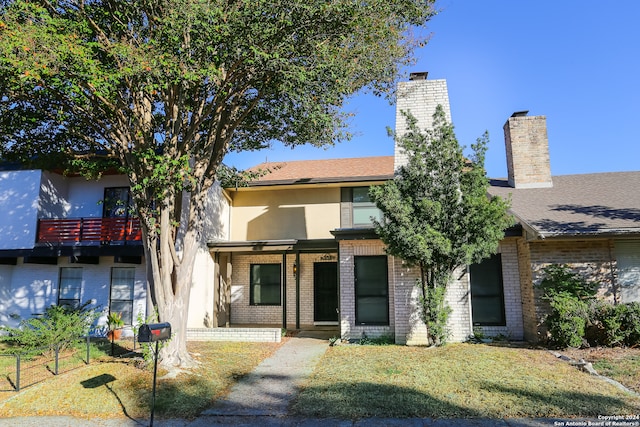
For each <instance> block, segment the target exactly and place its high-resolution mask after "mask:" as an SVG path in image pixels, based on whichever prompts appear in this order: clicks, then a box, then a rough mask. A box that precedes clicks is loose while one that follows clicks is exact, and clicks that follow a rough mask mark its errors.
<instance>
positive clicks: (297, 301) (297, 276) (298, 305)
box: [295, 251, 300, 329]
mask: <svg viewBox="0 0 640 427" xmlns="http://www.w3.org/2000/svg"><path fill="white" fill-rule="evenodd" d="M295 265H296V274H295V278H296V329H300V251H296V263H295Z"/></svg>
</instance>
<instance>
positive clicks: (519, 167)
mask: <svg viewBox="0 0 640 427" xmlns="http://www.w3.org/2000/svg"><path fill="white" fill-rule="evenodd" d="M527 113H528V111H518V112H515V113H513V114H512V115H511V117H509V119H508V120H507V122H506V123H505V124H504V142H505V146H506V151H507V173H508V174H509V185H510V186H511V187H514V188H546V187H552V186H553V182H552V180H551V165H550V163H549V141H548V139H547V118H546V117H545V116H531V117H529V116H527Z"/></svg>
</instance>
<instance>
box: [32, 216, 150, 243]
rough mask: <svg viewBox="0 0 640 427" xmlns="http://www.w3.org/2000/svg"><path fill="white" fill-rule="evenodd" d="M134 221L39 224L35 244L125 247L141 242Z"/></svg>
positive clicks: (77, 220) (73, 220)
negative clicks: (117, 245)
mask: <svg viewBox="0 0 640 427" xmlns="http://www.w3.org/2000/svg"><path fill="white" fill-rule="evenodd" d="M141 240H142V231H141V229H140V221H139V220H138V219H137V218H64V219H40V220H38V237H37V240H36V242H37V243H48V244H59V245H60V244H62V245H64V244H68V245H71V244H75V243H90V242H93V243H96V242H97V243H100V244H110V243H112V242H113V243H120V244H121V243H127V242H140V241H141Z"/></svg>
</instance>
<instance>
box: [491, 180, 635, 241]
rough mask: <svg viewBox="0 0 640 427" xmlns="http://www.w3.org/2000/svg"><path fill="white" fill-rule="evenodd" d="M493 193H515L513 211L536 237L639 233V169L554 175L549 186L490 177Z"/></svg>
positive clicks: (512, 196) (512, 194)
mask: <svg viewBox="0 0 640 427" xmlns="http://www.w3.org/2000/svg"><path fill="white" fill-rule="evenodd" d="M489 192H490V193H491V194H493V195H498V196H503V197H508V196H509V195H511V212H512V213H513V214H514V215H515V217H516V218H517V219H518V221H519V222H520V223H521V224H522V226H523V227H524V228H525V230H527V231H528V232H530V233H533V234H534V236H535V237H536V238H541V239H544V238H552V237H569V236H571V237H579V236H590V235H634V234H640V171H638V172H610V173H596V174H582V175H564V176H554V177H553V187H551V188H528V189H516V188H512V187H509V186H508V184H507V181H506V180H492V181H491V187H490V190H489Z"/></svg>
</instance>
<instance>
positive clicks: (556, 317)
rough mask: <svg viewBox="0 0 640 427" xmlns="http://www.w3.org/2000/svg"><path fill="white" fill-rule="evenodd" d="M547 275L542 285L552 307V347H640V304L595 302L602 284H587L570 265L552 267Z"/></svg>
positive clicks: (549, 316) (548, 318)
mask: <svg viewBox="0 0 640 427" xmlns="http://www.w3.org/2000/svg"><path fill="white" fill-rule="evenodd" d="M543 274H544V276H543V279H542V281H541V282H540V285H539V286H540V288H541V289H542V290H543V295H542V298H543V299H546V300H547V301H549V306H550V308H551V312H550V314H549V315H548V316H547V317H546V319H545V324H546V326H547V328H548V332H549V343H550V344H551V345H553V346H556V347H580V346H582V345H585V344H588V345H596V346H607V347H612V346H618V345H626V346H634V345H638V344H640V304H638V303H629V304H616V305H614V304H611V303H609V302H606V301H598V300H595V299H594V296H595V294H596V291H597V289H598V284H597V283H593V282H589V281H587V280H586V279H584V278H583V277H581V276H580V275H579V274H577V273H575V272H573V271H571V269H570V268H569V267H568V266H567V265H550V266H548V267H546V268H545V269H544V270H543Z"/></svg>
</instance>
